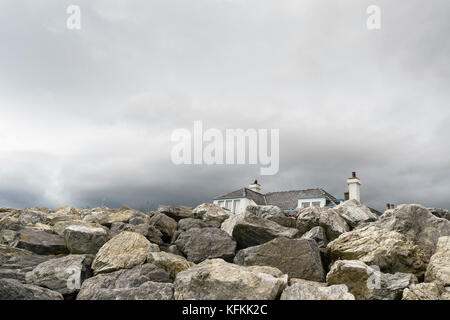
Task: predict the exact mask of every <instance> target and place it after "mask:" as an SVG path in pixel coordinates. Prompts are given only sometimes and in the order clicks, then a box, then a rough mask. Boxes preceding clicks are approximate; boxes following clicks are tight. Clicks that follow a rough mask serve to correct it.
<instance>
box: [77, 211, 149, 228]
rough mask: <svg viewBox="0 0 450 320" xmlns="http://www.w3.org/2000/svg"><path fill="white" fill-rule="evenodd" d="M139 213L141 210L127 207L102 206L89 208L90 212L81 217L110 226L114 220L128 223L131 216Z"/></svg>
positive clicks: (87, 220)
mask: <svg viewBox="0 0 450 320" xmlns="http://www.w3.org/2000/svg"><path fill="white" fill-rule="evenodd" d="M139 213H141V212H140V211H137V210H133V209H129V208H121V209H109V208H104V207H102V208H95V209H93V210H91V211H90V213H89V214H88V215H86V216H85V217H84V218H83V221H86V222H96V223H99V224H102V225H104V226H107V227H110V226H111V224H112V223H114V222H123V223H128V222H129V221H130V219H131V218H132V217H133V216H135V215H137V214H139Z"/></svg>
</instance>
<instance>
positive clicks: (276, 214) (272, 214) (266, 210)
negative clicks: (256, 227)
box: [246, 205, 297, 228]
mask: <svg viewBox="0 0 450 320" xmlns="http://www.w3.org/2000/svg"><path fill="white" fill-rule="evenodd" d="M246 211H247V212H250V213H253V214H254V215H256V216H258V217H261V218H264V219H267V220H271V221H273V222H276V223H278V224H279V225H280V226H283V227H287V228H295V227H296V225H297V218H296V217H291V216H288V215H286V213H285V212H284V211H283V210H281V209H280V208H279V207H277V206H272V205H267V206H247V208H246Z"/></svg>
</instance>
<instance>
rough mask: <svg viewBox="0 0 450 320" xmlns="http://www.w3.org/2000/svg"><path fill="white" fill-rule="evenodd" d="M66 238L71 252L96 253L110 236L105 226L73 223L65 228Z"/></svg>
mask: <svg viewBox="0 0 450 320" xmlns="http://www.w3.org/2000/svg"><path fill="white" fill-rule="evenodd" d="M64 240H65V243H66V247H67V248H68V249H69V251H70V253H73V254H82V253H92V254H96V253H97V251H98V250H99V249H100V248H101V247H102V246H103V245H104V244H105V243H106V242H107V241H108V240H109V236H108V232H106V231H105V229H103V228H95V227H90V226H89V227H88V226H76V225H71V226H68V227H67V228H66V229H65V230H64Z"/></svg>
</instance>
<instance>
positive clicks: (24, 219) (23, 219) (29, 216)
mask: <svg viewBox="0 0 450 320" xmlns="http://www.w3.org/2000/svg"><path fill="white" fill-rule="evenodd" d="M46 220H47V214H46V213H45V212H41V211H37V210H30V209H25V210H23V211H22V213H21V214H20V216H19V223H20V224H21V225H24V226H32V225H35V224H36V223H38V222H40V223H45V222H46Z"/></svg>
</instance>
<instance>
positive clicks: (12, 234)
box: [0, 229, 19, 245]
mask: <svg viewBox="0 0 450 320" xmlns="http://www.w3.org/2000/svg"><path fill="white" fill-rule="evenodd" d="M18 236H19V233H18V232H17V231H14V230H6V229H4V230H0V244H6V245H9V244H11V243H13V242H14V240H16V238H17V237H18Z"/></svg>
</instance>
